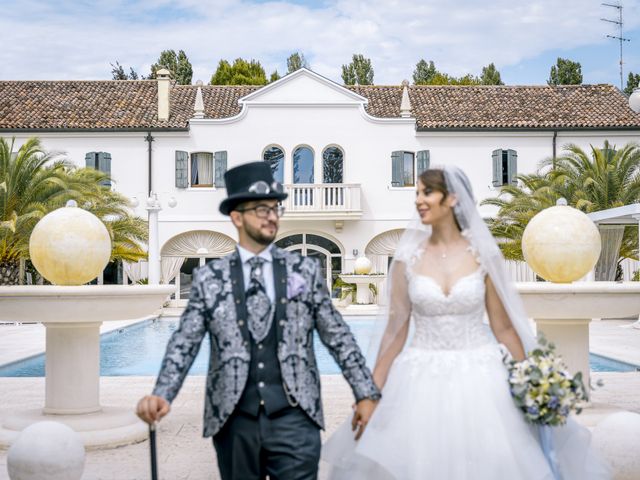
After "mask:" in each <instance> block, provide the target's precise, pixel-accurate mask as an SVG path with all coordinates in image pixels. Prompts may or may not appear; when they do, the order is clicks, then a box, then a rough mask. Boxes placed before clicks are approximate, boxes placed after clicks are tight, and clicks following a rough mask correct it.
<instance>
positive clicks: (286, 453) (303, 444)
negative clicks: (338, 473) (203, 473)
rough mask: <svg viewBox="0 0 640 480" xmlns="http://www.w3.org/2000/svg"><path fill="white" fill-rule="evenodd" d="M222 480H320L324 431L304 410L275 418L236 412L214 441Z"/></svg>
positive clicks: (281, 413)
mask: <svg viewBox="0 0 640 480" xmlns="http://www.w3.org/2000/svg"><path fill="white" fill-rule="evenodd" d="M213 445H214V446H215V449H216V453H217V455H218V468H219V469H220V475H221V476H222V480H264V479H266V478H267V475H268V476H269V479H270V480H316V479H317V477H318V462H319V461H320V446H321V442H320V430H319V428H318V426H317V425H316V424H315V423H313V422H312V421H311V419H310V418H309V417H308V416H307V414H306V413H304V411H302V409H300V408H297V407H296V408H293V407H289V408H286V409H284V410H282V411H280V412H278V413H276V414H274V415H272V416H271V417H269V416H267V414H266V413H265V411H264V409H263V408H260V412H259V413H258V416H257V417H254V416H252V415H248V414H246V413H243V412H241V411H239V410H237V409H236V411H235V412H233V414H232V415H231V417H230V418H229V419H228V420H227V422H226V423H225V425H224V426H223V427H222V430H220V432H218V433H217V434H216V435H215V436H214V437H213Z"/></svg>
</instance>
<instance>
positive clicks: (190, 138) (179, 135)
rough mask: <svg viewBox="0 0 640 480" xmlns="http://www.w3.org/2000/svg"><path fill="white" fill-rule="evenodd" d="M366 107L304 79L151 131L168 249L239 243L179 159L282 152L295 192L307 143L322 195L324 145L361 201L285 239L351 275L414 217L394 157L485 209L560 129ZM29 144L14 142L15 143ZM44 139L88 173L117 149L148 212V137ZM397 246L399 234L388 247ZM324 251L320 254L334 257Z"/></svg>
mask: <svg viewBox="0 0 640 480" xmlns="http://www.w3.org/2000/svg"><path fill="white" fill-rule="evenodd" d="M366 102H367V99H366V98H364V97H361V96H359V95H357V94H355V93H354V92H352V91H350V90H347V89H345V88H343V87H341V86H339V85H337V84H335V83H333V82H330V81H329V80H326V79H324V78H322V77H320V76H318V75H316V74H314V73H313V72H309V71H307V70H300V71H298V72H296V73H294V74H291V75H289V76H287V77H285V78H283V79H282V80H280V81H278V82H275V83H273V84H270V85H268V86H266V87H264V88H262V89H259V90H257V91H255V92H254V93H252V94H250V95H248V96H247V97H245V98H244V99H243V100H241V104H242V105H243V106H242V111H241V113H240V114H239V115H237V116H235V117H231V118H225V119H196V118H194V119H192V120H191V121H190V125H189V129H188V130H187V131H184V132H179V131H178V132H152V133H151V134H152V136H153V138H154V141H153V142H152V165H153V166H152V189H153V191H155V192H159V195H160V198H161V200H162V201H163V205H164V208H163V210H162V211H161V212H160V213H159V237H160V241H159V244H160V246H161V251H162V249H163V248H168V247H170V246H171V245H172V243H171V242H172V239H174V238H175V237H176V236H177V235H180V234H184V233H185V232H192V231H212V232H217V233H219V234H222V235H223V236H221V238H226V237H230V238H232V239H235V238H236V234H235V230H234V228H233V226H232V225H231V223H230V221H229V219H228V218H227V217H225V216H223V215H221V214H220V213H218V205H219V203H220V201H221V200H222V199H223V198H225V196H226V191H225V189H224V188H215V187H204V188H203V187H194V188H176V181H175V152H176V151H186V152H189V153H193V152H211V153H213V152H216V151H226V152H227V159H228V160H227V168H232V167H234V166H236V165H238V164H241V163H245V162H249V161H255V160H261V159H262V158H263V152H264V150H265V149H266V148H267V147H270V146H277V147H279V148H280V149H282V150H283V151H284V183H285V184H286V185H287V186H290V187H291V186H292V184H293V162H292V155H293V152H294V150H295V149H296V148H297V147H299V146H306V147H309V148H310V149H311V150H312V151H313V153H314V173H315V178H314V183H315V184H317V185H318V187H317V188H323V187H322V183H323V178H322V165H323V159H322V153H323V151H324V149H325V148H327V147H330V146H337V147H339V148H340V149H341V150H342V152H343V153H344V160H343V161H344V163H343V172H344V179H343V184H344V185H349V186H351V187H350V188H349V189H348V195H350V198H351V199H352V200H353V203H352V205H351V208H333V209H326V208H321V207H320V203H322V202H319V201H318V200H319V199H318V197H315V198H316V200H315V202H314V205H312V206H311V207H309V208H307V209H306V210H305V211H304V212H305V213H304V214H302V213H296V211H295V210H296V208H295V205H293V204H290V207H289V209H288V213H286V214H285V216H284V218H283V219H282V222H281V229H280V234H279V236H278V238H279V239H281V238H284V237H287V236H289V235H292V234H303V233H306V234H315V235H319V236H321V237H325V238H327V239H329V240H331V241H333V242H334V243H335V244H336V245H337V246H338V248H339V251H340V259H341V263H342V265H341V269H342V271H344V272H350V271H352V270H353V261H354V258H355V256H354V254H356V255H361V254H363V253H365V251H367V246H368V245H369V244H370V242H371V241H372V239H374V238H376V237H378V239H379V238H380V236H381V234H384V233H385V232H392V231H394V230H398V229H401V228H403V227H404V226H405V225H406V224H407V222H408V221H409V220H410V218H411V217H412V215H413V213H414V209H413V199H414V196H415V191H414V188H413V187H402V188H397V187H392V186H391V170H392V168H391V153H392V152H393V151H408V152H417V151H421V150H429V152H430V164H431V165H446V164H456V165H458V166H459V167H461V168H462V169H463V170H464V171H465V172H466V173H467V174H468V176H469V178H470V180H471V182H472V184H473V187H474V191H475V195H476V197H477V199H478V200H479V201H480V200H482V199H484V198H486V197H489V196H495V195H497V193H498V191H497V190H496V189H495V187H493V186H492V185H491V183H492V152H493V151H494V150H496V149H513V150H515V151H517V155H518V157H517V162H518V163H517V170H518V173H530V172H533V171H534V170H535V168H536V166H537V164H538V162H540V160H542V159H544V158H548V157H551V156H552V153H553V132H552V131H549V132H534V131H521V132H512V131H511V132H510V131H459V132H454V131H449V132H435V131H434V132H419V131H416V123H415V118H413V117H408V118H401V117H397V118H374V117H372V116H370V115H369V114H368V113H366V111H365V105H366ZM639 134H640V130H639V131H633V130H632V131H629V130H626V131H596V130H589V131H573V132H566V131H559V132H557V138H556V145H557V152H558V154H559V153H560V152H561V151H562V147H563V145H565V144H568V143H575V144H577V145H578V146H580V147H582V148H585V149H588V148H589V145H594V146H601V145H602V144H603V142H604V141H605V140H609V141H610V142H611V143H613V144H616V145H623V144H626V143H628V142H631V141H638V139H639V138H640V137H639ZM12 135H13V134H12ZM33 135H34V134H15V137H16V143H17V144H20V143H21V142H23V141H24V140H25V139H26V138H27V137H29V136H33ZM37 136H39V137H40V138H41V140H42V142H43V145H44V147H45V149H47V150H59V151H62V152H65V153H66V156H67V157H68V159H69V160H71V161H73V162H74V163H76V164H78V165H80V166H84V164H85V154H86V153H87V152H92V151H95V152H98V151H102V152H109V153H110V154H111V175H112V177H113V178H114V180H115V185H114V188H115V189H116V190H117V191H119V192H121V193H123V194H124V195H126V196H128V197H133V196H137V197H138V198H140V199H141V202H140V204H141V205H140V206H139V207H138V208H137V211H138V213H139V214H140V215H141V216H145V215H146V212H145V210H144V199H145V198H146V195H147V188H148V143H147V142H146V141H145V137H146V132H138V133H131V132H106V133H102V132H97V133H65V132H63V131H61V132H52V133H38V134H37ZM321 194H322V192H320V193H317V194H316V195H321ZM343 194H347V193H344V192H343V193H342V194H341V195H343ZM171 196H174V197H175V198H176V199H177V202H178V204H177V206H176V207H175V208H173V209H170V208H168V207H167V206H166V203H167V200H168V199H169V197H171ZM358 204H359V208H358ZM483 213H484V214H490V213H491V211H490V210H484V211H483ZM225 236H226V237H225ZM393 237H394V235H393V233H391V234H390V235H389V238H390V239H392V238H393ZM311 248H312V249H313V248H314V247H311ZM325 250H326V249H324V250H323V249H319V250H318V252H316V253H322V254H326V253H327V252H326V251H325ZM356 251H357V253H356ZM192 253H193V252H192ZM219 254H220V252H205V253H201V254H199V256H200V257H202V258H211V257H215V256H219ZM334 256H335V255H334ZM330 263H331V262H330V261H329V264H330ZM374 263H375V264H376V269H377V270H379V271H381V273H384V271H385V270H386V261H381V260H380V259H374ZM328 275H329V274H328Z"/></svg>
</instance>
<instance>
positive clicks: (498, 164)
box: [491, 150, 502, 187]
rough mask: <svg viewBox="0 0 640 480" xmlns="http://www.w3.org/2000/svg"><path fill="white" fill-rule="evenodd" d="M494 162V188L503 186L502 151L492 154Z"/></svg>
mask: <svg viewBox="0 0 640 480" xmlns="http://www.w3.org/2000/svg"><path fill="white" fill-rule="evenodd" d="M491 158H492V160H493V186H494V187H500V186H502V150H494V151H493V153H492V154H491Z"/></svg>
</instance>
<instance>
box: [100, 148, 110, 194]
mask: <svg viewBox="0 0 640 480" xmlns="http://www.w3.org/2000/svg"><path fill="white" fill-rule="evenodd" d="M97 164H98V165H97V167H98V168H97V169H98V170H100V171H101V172H102V173H106V174H107V175H109V178H111V154H110V153H107V152H100V153H98V159H97ZM101 185H103V186H105V187H110V186H111V180H105V181H103V182H101Z"/></svg>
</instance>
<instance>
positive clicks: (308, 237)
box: [276, 233, 342, 297]
mask: <svg viewBox="0 0 640 480" xmlns="http://www.w3.org/2000/svg"><path fill="white" fill-rule="evenodd" d="M276 245H277V246H278V247H280V248H284V249H285V250H290V251H297V252H300V253H301V254H302V255H307V256H309V257H315V258H317V259H318V260H320V267H321V269H322V275H323V276H324V277H325V278H326V280H327V285H328V286H329V290H331V295H332V296H333V297H338V296H339V294H340V289H339V288H335V289H334V288H332V287H333V285H334V283H335V282H336V280H337V279H338V275H339V274H340V273H342V251H341V249H340V247H339V246H338V244H336V243H335V242H334V241H333V240H331V239H329V238H326V237H323V236H320V235H315V234H312V233H298V234H293V235H288V236H286V237H283V238H281V239H280V240H278V241H277V242H276Z"/></svg>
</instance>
